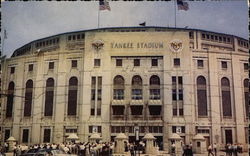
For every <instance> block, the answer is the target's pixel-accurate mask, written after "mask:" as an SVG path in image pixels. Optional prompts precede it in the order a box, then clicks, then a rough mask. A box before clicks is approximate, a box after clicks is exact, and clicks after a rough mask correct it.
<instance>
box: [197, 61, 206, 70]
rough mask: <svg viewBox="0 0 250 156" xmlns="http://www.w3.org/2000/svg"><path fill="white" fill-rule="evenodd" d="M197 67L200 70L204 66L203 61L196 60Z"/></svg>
mask: <svg viewBox="0 0 250 156" xmlns="http://www.w3.org/2000/svg"><path fill="white" fill-rule="evenodd" d="M197 66H198V67H200V68H202V67H203V66H204V64H203V60H197Z"/></svg>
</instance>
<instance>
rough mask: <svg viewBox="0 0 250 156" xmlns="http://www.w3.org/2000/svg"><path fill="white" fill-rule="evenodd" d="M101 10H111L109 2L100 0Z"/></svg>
mask: <svg viewBox="0 0 250 156" xmlns="http://www.w3.org/2000/svg"><path fill="white" fill-rule="evenodd" d="M99 10H109V11H110V10H111V9H110V6H109V2H107V1H106V0H99Z"/></svg>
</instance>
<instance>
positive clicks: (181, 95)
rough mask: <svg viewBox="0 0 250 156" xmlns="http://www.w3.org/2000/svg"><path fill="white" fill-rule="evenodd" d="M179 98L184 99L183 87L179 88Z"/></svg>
mask: <svg viewBox="0 0 250 156" xmlns="http://www.w3.org/2000/svg"><path fill="white" fill-rule="evenodd" d="M179 100H181V101H182V100H183V91H182V89H179Z"/></svg>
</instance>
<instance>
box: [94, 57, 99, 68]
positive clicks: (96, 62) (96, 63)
mask: <svg viewBox="0 0 250 156" xmlns="http://www.w3.org/2000/svg"><path fill="white" fill-rule="evenodd" d="M94 66H95V67H100V66H101V60H100V59H94Z"/></svg>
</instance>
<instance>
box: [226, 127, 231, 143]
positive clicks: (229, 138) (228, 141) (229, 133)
mask: <svg viewBox="0 0 250 156" xmlns="http://www.w3.org/2000/svg"><path fill="white" fill-rule="evenodd" d="M225 138H226V144H228V143H230V144H232V143H233V136H232V130H231V129H227V130H225Z"/></svg>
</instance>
